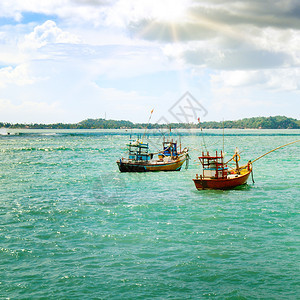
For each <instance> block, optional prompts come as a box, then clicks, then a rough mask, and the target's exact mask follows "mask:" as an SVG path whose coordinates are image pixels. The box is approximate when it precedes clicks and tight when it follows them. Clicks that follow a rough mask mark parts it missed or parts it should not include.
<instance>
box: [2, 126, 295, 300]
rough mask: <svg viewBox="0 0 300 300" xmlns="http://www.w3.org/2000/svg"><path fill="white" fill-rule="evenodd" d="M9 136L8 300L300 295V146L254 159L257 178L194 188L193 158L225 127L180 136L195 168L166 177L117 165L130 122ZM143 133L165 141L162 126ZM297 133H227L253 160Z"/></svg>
mask: <svg viewBox="0 0 300 300" xmlns="http://www.w3.org/2000/svg"><path fill="white" fill-rule="evenodd" d="M10 133H11V134H10V135H6V134H5V132H2V133H1V135H0V157H1V168H0V299H299V297H300V264H299V262H300V218H299V208H300V207H299V206H300V205H299V203H300V172H299V170H300V155H299V153H300V143H296V144H293V145H290V146H288V147H285V148H283V149H280V150H278V151H275V152H273V153H271V154H270V155H267V156H265V157H264V158H262V159H260V160H258V161H257V162H255V163H254V181H255V183H254V184H253V183H252V179H251V178H249V180H248V184H247V185H245V186H243V187H239V188H236V189H234V190H229V191H209V190H205V191H197V190H196V189H195V186H194V183H193V181H192V178H194V177H195V174H196V173H199V174H200V172H201V171H200V166H199V164H198V159H197V157H198V156H199V154H200V151H202V150H203V149H204V148H205V147H206V148H207V149H208V150H210V151H215V150H221V149H222V147H223V146H222V144H223V137H222V131H220V130H207V131H205V134H204V136H201V134H200V132H199V131H197V130H193V131H187V130H186V131H180V132H173V133H172V137H173V138H174V139H176V138H177V139H178V136H177V135H178V134H181V143H182V147H185V146H186V147H188V148H189V149H190V156H191V160H190V161H189V168H188V169H185V165H184V166H183V168H182V170H181V171H180V172H161V173H120V172H119V170H118V168H117V164H116V161H117V160H118V159H119V158H120V157H122V156H125V155H126V143H127V142H128V139H129V137H130V132H129V131H126V130H73V131H72V130H59V131H58V130H57V131H54V130H35V131H34V130H10ZM134 133H135V132H133V133H132V134H134ZM139 133H141V131H139ZM164 134H166V133H164ZM145 139H146V140H147V141H148V142H149V145H150V148H151V150H152V151H155V152H156V151H157V150H158V149H159V148H160V147H161V144H160V143H161V140H162V139H161V135H160V134H154V133H151V132H148V133H147V134H146V137H145ZM299 139H300V130H225V136H224V143H225V152H226V153H227V154H226V155H227V156H226V157H228V159H229V158H230V157H231V156H232V154H233V152H234V149H235V147H236V146H237V147H238V148H239V150H240V152H241V157H242V159H241V163H243V162H244V163H246V162H247V161H248V160H250V159H251V160H253V159H255V158H256V157H258V156H260V155H261V154H263V153H265V152H267V151H269V150H271V149H273V148H276V147H277V146H280V145H283V144H286V143H289V142H291V141H294V140H299Z"/></svg>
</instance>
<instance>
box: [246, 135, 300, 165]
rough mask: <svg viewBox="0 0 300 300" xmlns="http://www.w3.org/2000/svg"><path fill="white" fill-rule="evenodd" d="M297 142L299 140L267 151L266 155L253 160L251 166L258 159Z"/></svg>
mask: <svg viewBox="0 0 300 300" xmlns="http://www.w3.org/2000/svg"><path fill="white" fill-rule="evenodd" d="M298 142H300V140H297V141H293V142H290V143H287V144H285V145H282V146H279V147H276V148H275V149H273V150H270V151H268V152H267V153H265V154H263V155H261V156H259V157H258V158H256V159H254V160H253V161H251V163H252V164H253V163H254V162H256V161H257V160H259V159H261V158H263V157H264V156H266V155H268V154H270V153H272V152H274V151H275V150H278V149H281V148H283V147H286V146H289V145H292V144H295V143H298Z"/></svg>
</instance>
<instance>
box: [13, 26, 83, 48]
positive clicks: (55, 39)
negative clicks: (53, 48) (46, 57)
mask: <svg viewBox="0 0 300 300" xmlns="http://www.w3.org/2000/svg"><path fill="white" fill-rule="evenodd" d="M79 42H80V39H79V38H78V37H77V36H76V35H74V34H71V33H69V32H65V31H63V30H61V29H60V28H59V27H57V25H56V23H55V22H54V21H51V20H48V21H46V22H45V23H43V24H42V25H39V26H36V27H35V28H34V30H33V32H31V33H29V34H27V35H26V36H25V38H24V41H23V42H22V43H21V44H20V45H19V46H20V48H21V49H37V48H41V47H43V46H46V45H47V44H60V43H61V44H77V43H79Z"/></svg>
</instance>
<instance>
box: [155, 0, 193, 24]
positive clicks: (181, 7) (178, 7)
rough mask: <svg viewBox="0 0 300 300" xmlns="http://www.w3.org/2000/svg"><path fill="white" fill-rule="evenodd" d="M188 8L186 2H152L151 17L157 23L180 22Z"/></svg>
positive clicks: (184, 0) (169, 0) (178, 0)
mask: <svg viewBox="0 0 300 300" xmlns="http://www.w3.org/2000/svg"><path fill="white" fill-rule="evenodd" d="M187 8H188V0H175V1H174V0H160V1H152V16H153V18H155V19H157V20H158V21H164V22H170V23H175V22H176V23H177V22H181V21H182V19H183V18H184V16H185V13H186V10H187Z"/></svg>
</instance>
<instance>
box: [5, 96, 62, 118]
mask: <svg viewBox="0 0 300 300" xmlns="http://www.w3.org/2000/svg"><path fill="white" fill-rule="evenodd" d="M62 113H63V111H62V109H61V108H60V106H59V104H58V103H57V102H55V103H52V104H49V103H46V102H36V101H23V102H21V103H19V104H15V103H13V102H12V101H11V100H9V99H1V98H0V119H1V120H2V121H3V122H11V120H13V119H17V120H18V122H24V123H31V122H41V123H44V122H45V121H46V122H47V120H51V119H57V117H58V116H62Z"/></svg>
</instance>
